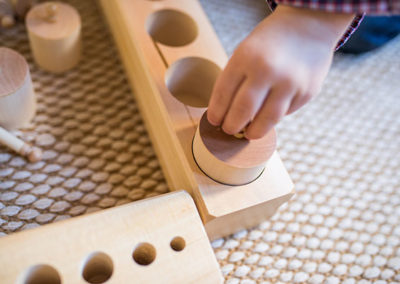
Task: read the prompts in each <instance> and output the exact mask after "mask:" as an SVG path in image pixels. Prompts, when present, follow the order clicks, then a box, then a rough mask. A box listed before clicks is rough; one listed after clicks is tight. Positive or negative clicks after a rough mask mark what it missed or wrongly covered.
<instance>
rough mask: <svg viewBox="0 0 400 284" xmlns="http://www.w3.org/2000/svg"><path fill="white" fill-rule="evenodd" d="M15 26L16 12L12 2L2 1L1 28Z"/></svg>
mask: <svg viewBox="0 0 400 284" xmlns="http://www.w3.org/2000/svg"><path fill="white" fill-rule="evenodd" d="M14 25H15V19H14V11H13V7H12V4H11V2H10V1H9V0H0V27H4V28H10V27H12V26H14Z"/></svg>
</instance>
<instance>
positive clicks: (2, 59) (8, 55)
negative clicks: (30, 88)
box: [0, 47, 29, 98]
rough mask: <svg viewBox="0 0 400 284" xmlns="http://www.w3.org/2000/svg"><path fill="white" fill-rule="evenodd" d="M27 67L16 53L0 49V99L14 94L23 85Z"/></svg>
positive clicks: (24, 61)
mask: <svg viewBox="0 0 400 284" xmlns="http://www.w3.org/2000/svg"><path fill="white" fill-rule="evenodd" d="M28 70H29V67H28V63H27V62H26V60H25V58H24V57H23V56H22V55H21V54H19V53H18V52H16V51H14V50H12V49H9V48H6V47H0V98H1V97H4V96H7V95H10V94H13V93H15V92H16V91H17V90H18V89H20V88H21V87H22V85H23V84H24V81H25V78H26V75H27V73H28Z"/></svg>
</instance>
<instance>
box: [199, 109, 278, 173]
mask: <svg viewBox="0 0 400 284" xmlns="http://www.w3.org/2000/svg"><path fill="white" fill-rule="evenodd" d="M199 130H200V137H201V139H202V141H203V144H204V145H205V147H206V148H207V149H208V151H210V152H211V153H212V154H213V155H214V156H215V157H216V158H218V159H219V160H221V161H223V162H225V163H227V164H229V165H231V166H233V167H237V168H253V167H257V166H260V165H262V164H265V163H266V162H267V161H268V159H269V158H270V157H271V155H272V154H273V152H274V151H275V147H276V134H275V130H272V131H270V132H269V133H267V135H265V136H264V137H263V138H261V139H257V140H247V139H245V138H236V137H235V136H232V135H228V134H226V133H225V132H223V131H222V130H221V129H220V128H219V127H215V126H213V125H211V124H210V123H209V122H208V120H207V112H205V113H204V114H203V116H202V118H201V120H200V126H199Z"/></svg>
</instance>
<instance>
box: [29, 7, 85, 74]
mask: <svg viewBox="0 0 400 284" xmlns="http://www.w3.org/2000/svg"><path fill="white" fill-rule="evenodd" d="M26 27H27V30H28V35H29V42H30V46H31V49H32V53H33V57H34V59H35V62H36V63H37V64H38V65H39V66H40V67H41V68H43V69H44V70H47V71H50V72H55V73H59V72H64V71H67V70H69V69H71V68H73V67H75V66H76V65H77V64H78V62H79V59H80V57H81V18H80V16H79V13H78V11H77V10H76V9H75V8H74V7H72V6H70V5H68V4H65V3H60V2H45V3H43V4H40V5H37V6H35V7H34V8H33V9H31V10H30V11H29V13H28V15H27V17H26Z"/></svg>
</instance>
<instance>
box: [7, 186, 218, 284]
mask: <svg viewBox="0 0 400 284" xmlns="http://www.w3.org/2000/svg"><path fill="white" fill-rule="evenodd" d="M1 241H2V242H0V251H1V252H2V253H1V254H0V276H1V281H2V282H3V283H105V282H107V283H160V282H162V283H170V284H177V283H182V284H185V283H193V284H197V283H204V284H208V283H216V284H217V283H222V277H221V274H220V271H219V269H218V263H217V261H216V259H215V257H214V254H213V253H212V249H211V247H210V243H209V241H208V238H207V235H206V232H205V230H204V227H203V224H202V222H201V219H200V216H199V214H198V212H197V209H196V206H195V204H194V202H193V199H192V198H191V197H190V195H189V194H188V193H187V192H185V191H178V192H174V193H169V194H165V195H163V196H161V197H154V198H152V199H147V200H142V201H138V202H134V203H130V204H126V205H124V206H119V207H116V208H112V209H108V210H104V211H101V212H97V213H94V214H89V215H86V216H82V217H78V218H74V219H70V220H66V221H64V222H60V223H55V224H52V225H48V226H45V227H42V228H40V229H39V230H31V231H27V232H21V233H17V234H14V235H11V236H10V237H8V238H7V241H6V239H1ZM160 278H162V279H160ZM57 280H58V281H57Z"/></svg>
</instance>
